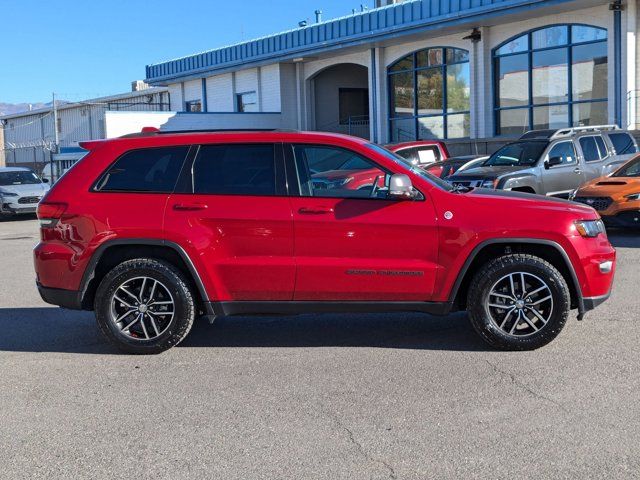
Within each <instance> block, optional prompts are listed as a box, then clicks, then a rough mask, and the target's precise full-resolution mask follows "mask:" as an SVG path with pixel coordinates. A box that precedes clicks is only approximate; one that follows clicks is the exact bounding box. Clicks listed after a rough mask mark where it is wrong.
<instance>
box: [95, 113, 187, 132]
mask: <svg viewBox="0 0 640 480" xmlns="http://www.w3.org/2000/svg"><path fill="white" fill-rule="evenodd" d="M175 115H176V112H115V111H106V112H105V114H104V123H105V138H116V137H120V136H122V135H127V134H129V133H139V132H140V131H141V130H142V128H143V127H156V128H160V127H161V126H162V125H163V124H165V123H167V122H168V121H169V119H170V118H172V117H174V116H175Z"/></svg>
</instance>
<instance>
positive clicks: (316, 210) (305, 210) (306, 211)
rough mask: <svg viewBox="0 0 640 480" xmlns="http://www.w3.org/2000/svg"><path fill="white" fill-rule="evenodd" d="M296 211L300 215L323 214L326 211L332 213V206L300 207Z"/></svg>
mask: <svg viewBox="0 0 640 480" xmlns="http://www.w3.org/2000/svg"><path fill="white" fill-rule="evenodd" d="M298 213H301V214H302V215H323V214H326V213H333V208H332V207H302V208H301V209H300V210H298Z"/></svg>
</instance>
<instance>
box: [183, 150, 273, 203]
mask: <svg viewBox="0 0 640 480" xmlns="http://www.w3.org/2000/svg"><path fill="white" fill-rule="evenodd" d="M193 191H194V193H200V194H217V195H275V194H276V168H275V149H274V146H273V145H272V144H260V145H202V146H200V150H199V151H198V155H197V156H196V159H195V162H194V164H193Z"/></svg>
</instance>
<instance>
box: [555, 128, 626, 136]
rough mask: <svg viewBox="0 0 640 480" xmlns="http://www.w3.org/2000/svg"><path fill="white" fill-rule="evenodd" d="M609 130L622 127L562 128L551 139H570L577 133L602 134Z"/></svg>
mask: <svg viewBox="0 0 640 480" xmlns="http://www.w3.org/2000/svg"><path fill="white" fill-rule="evenodd" d="M608 130H620V127H618V126H617V125H589V126H585V127H569V128H561V129H560V130H557V131H556V133H554V134H553V135H551V139H554V138H562V137H570V136H571V135H575V134H577V133H584V132H602V131H608Z"/></svg>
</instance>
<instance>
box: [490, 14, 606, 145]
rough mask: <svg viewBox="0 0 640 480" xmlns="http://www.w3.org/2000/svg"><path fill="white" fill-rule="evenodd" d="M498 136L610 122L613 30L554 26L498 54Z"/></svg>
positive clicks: (495, 57) (507, 45) (506, 45)
mask: <svg viewBox="0 0 640 480" xmlns="http://www.w3.org/2000/svg"><path fill="white" fill-rule="evenodd" d="M493 62H494V93H495V112H496V116H495V119H496V134H498V135H518V134H522V133H523V132H525V131H527V130H532V129H549V128H564V127H567V126H582V125H601V124H606V123H608V110H607V88H608V83H607V73H608V72H607V70H608V68H607V67H608V62H607V31H606V30H605V29H602V28H596V27H590V26H587V25H553V26H549V27H544V28H540V29H537V30H533V31H531V32H529V33H525V34H524V35H521V36H519V37H516V38H513V39H511V40H509V41H508V42H506V43H504V44H502V45H501V46H499V47H498V48H496V49H495V50H494V51H493Z"/></svg>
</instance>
